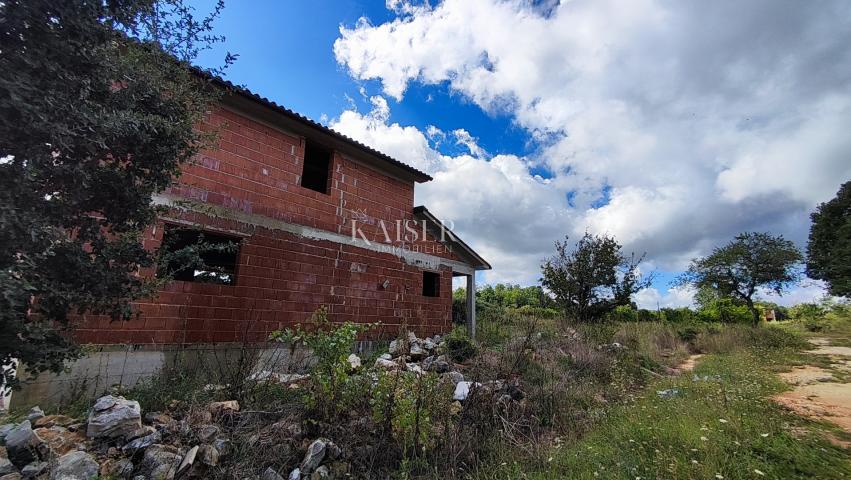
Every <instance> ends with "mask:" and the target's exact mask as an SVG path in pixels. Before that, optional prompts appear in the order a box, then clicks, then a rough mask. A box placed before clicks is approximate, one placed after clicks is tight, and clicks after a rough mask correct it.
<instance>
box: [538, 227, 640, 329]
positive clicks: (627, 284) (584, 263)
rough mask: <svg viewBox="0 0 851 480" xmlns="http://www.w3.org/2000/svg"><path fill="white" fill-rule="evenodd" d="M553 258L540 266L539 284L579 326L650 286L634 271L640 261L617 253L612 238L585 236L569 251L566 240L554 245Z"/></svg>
mask: <svg viewBox="0 0 851 480" xmlns="http://www.w3.org/2000/svg"><path fill="white" fill-rule="evenodd" d="M555 246H556V255H555V256H553V257H551V258H550V259H548V260H546V261H545V262H544V264H543V265H542V266H541V269H542V273H543V277H542V278H541V284H542V285H543V286H544V287H545V288H547V289H548V290H549V291H550V292H551V293H552V295H553V297H554V298H555V301H556V303H557V304H558V305H559V306H560V307H561V308H562V309H563V310H564V312H565V314H566V315H567V316H568V317H570V318H573V319H575V320H577V321H580V322H587V321H591V320H596V319H600V318H603V317H604V316H605V315H606V314H608V313H609V312H611V311H613V310H614V309H615V308H616V307H617V306H619V305H629V304H630V302H631V297H632V295H633V294H634V293H636V292H637V291H639V290H641V289H642V288H645V287H646V286H648V285H649V284H650V281H651V278H650V277H644V278H642V276H641V274H640V273H639V271H638V264H639V263H640V261H641V258H640V257H639V258H636V257H635V256H634V255H631V256H629V257H627V256H625V255H624V254H623V253H621V245H620V244H619V243H618V242H617V241H616V240H615V239H614V238H612V237H608V236H605V235H603V236H598V235H592V234H590V233H587V232H586V233H585V235H584V236H583V237H582V238H581V239H579V241H578V242H577V243H576V245H575V246H574V247H573V249H572V250H571V249H570V244H569V243H568V239H567V237H565V240H564V241H563V242H558V241H557V242H556V244H555Z"/></svg>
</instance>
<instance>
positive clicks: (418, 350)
mask: <svg viewBox="0 0 851 480" xmlns="http://www.w3.org/2000/svg"><path fill="white" fill-rule="evenodd" d="M410 356H411V360H421V359H422V358H423V357H425V356H426V351H425V349H424V348H423V347H422V345H420V343H419V342H416V343H412V344H411V350H410Z"/></svg>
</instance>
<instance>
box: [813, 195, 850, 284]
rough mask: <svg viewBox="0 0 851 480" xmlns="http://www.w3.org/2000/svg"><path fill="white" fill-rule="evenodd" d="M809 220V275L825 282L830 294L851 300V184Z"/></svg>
mask: <svg viewBox="0 0 851 480" xmlns="http://www.w3.org/2000/svg"><path fill="white" fill-rule="evenodd" d="M810 218H811V219H812V221H813V224H812V227H810V238H809V242H808V243H807V276H809V277H810V278H815V279H818V280H824V281H825V282H826V283H827V286H828V291H829V292H830V294H831V295H836V296H839V297H851V181H849V182H845V183H844V184H843V185H842V186H841V187H840V188H839V192H837V194H836V197H834V198H833V199H832V200H830V201H829V202H826V203H822V204H821V205H819V206H818V208H816V211H815V212H813V213H812V215H811V216H810Z"/></svg>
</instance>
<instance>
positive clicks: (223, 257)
mask: <svg viewBox="0 0 851 480" xmlns="http://www.w3.org/2000/svg"><path fill="white" fill-rule="evenodd" d="M239 242H240V239H239V238H238V237H231V236H227V235H220V234H218V233H210V232H205V231H201V230H195V229H189V228H183V227H178V226H170V225H169V226H166V230H165V233H164V234H163V242H162V246H161V247H160V249H161V253H164V254H165V255H166V257H165V259H164V260H165V262H164V265H163V266H161V271H160V274H163V273H165V272H163V271H162V269H167V272H171V273H172V276H173V277H174V279H175V280H182V281H185V282H201V283H217V284H220V285H234V284H236V266H237V264H238V263H239Z"/></svg>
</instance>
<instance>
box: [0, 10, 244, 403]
mask: <svg viewBox="0 0 851 480" xmlns="http://www.w3.org/2000/svg"><path fill="white" fill-rule="evenodd" d="M221 8H222V4H221V3H219V4H218V5H217V6H216V7H215V9H214V11H213V12H212V13H211V14H210V16H207V17H206V18H196V17H195V16H194V14H193V10H192V9H191V8H190V7H188V6H186V5H184V4H183V3H182V1H181V0H162V1H157V0H122V1H117V0H104V1H86V0H65V1H53V0H6V1H3V2H2V3H0V291H2V296H0V370H2V371H3V372H4V373H3V374H2V375H3V377H2V378H0V381H2V382H4V383H5V386H6V387H8V386H10V385H12V386H14V384H13V382H14V380H13V379H12V378H7V374H6V368H7V367H10V366H11V362H12V359H18V360H20V361H21V362H23V363H24V364H25V365H26V366H27V367H28V368H29V369H30V370H31V371H35V372H39V371H44V370H48V369H49V370H54V371H58V370H59V369H61V368H62V366H63V362H64V361H65V360H67V359H69V358H73V357H74V355H75V354H76V353H77V347H76V345H75V344H74V342H73V341H72V339H71V337H70V335H69V332H68V331H67V326H68V317H69V315H70V314H73V313H78V314H79V313H86V312H90V313H94V314H108V315H110V316H112V317H113V318H115V319H119V318H128V317H130V316H131V315H132V313H133V312H132V309H131V306H130V301H131V300H134V299H138V298H140V297H144V296H148V295H150V294H151V293H152V292H153V291H154V289H155V287H156V283H157V282H156V280H155V279H152V278H150V277H149V276H145V275H139V273H140V270H142V269H145V268H149V267H150V268H153V267H154V265H155V263H156V258H155V256H154V254H152V253H151V252H148V251H146V250H145V249H143V248H142V243H141V241H140V240H141V233H142V232H143V231H144V229H145V227H146V226H148V225H150V224H151V223H152V222H153V221H154V220H155V219H156V215H157V209H156V208H155V207H154V206H153V204H152V195H153V194H155V193H157V192H160V191H162V190H163V189H165V188H166V187H167V186H168V185H169V184H170V183H171V182H172V180H173V178H174V177H176V176H177V175H178V174H179V172H180V166H181V164H183V163H185V162H187V161H189V160H190V159H191V158H192V157H193V156H194V155H195V154H196V153H197V152H198V150H199V148H201V146H202V145H204V143H205V142H206V141H208V140H209V139H210V138H209V135H207V134H204V133H202V132H200V131H199V130H197V129H196V126H197V125H198V123H199V122H200V121H201V120H202V118H203V114H204V113H205V111H206V109H207V107H208V105H209V103H210V102H211V101H212V100H214V98H215V95H216V91H217V89H216V88H214V87H213V86H212V84H211V83H210V76H208V75H203V74H202V75H199V74H198V73H197V72H198V71H197V70H195V71H194V72H193V71H191V70H190V69H189V68H187V66H188V62H190V61H192V60H193V59H194V58H195V57H196V55H197V54H198V53H199V52H200V51H201V50H203V49H205V48H207V47H209V46H210V44H211V43H215V42H217V41H219V40H221V38H219V37H216V36H214V35H212V34H211V23H210V22H211V21H212V19H213V18H214V17H215V16H216V15H218V13H219V12H220V10H221ZM232 59H233V57H232V56H230V55H228V57H227V58H226V59H225V66H226V65H227V64H228V63H230V61H232Z"/></svg>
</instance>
